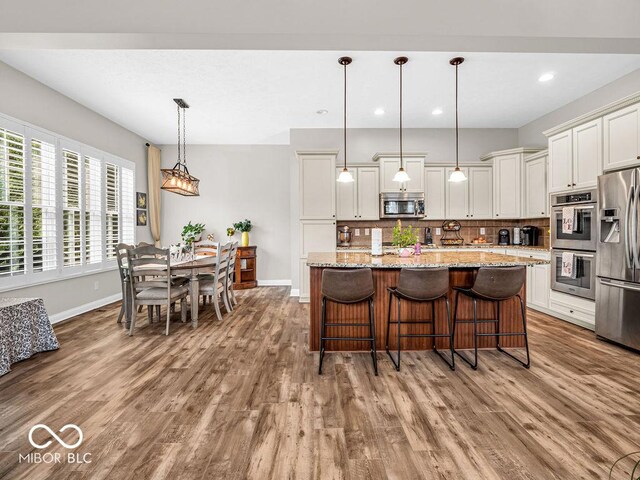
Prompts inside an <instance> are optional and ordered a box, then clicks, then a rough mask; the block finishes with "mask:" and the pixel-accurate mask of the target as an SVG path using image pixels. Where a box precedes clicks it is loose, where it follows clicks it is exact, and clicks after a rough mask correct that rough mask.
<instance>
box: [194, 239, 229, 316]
mask: <svg viewBox="0 0 640 480" xmlns="http://www.w3.org/2000/svg"><path fill="white" fill-rule="evenodd" d="M231 248H232V243H231V242H229V243H227V244H225V245H222V246H220V247H219V248H218V249H217V254H216V257H217V262H216V264H215V266H214V267H213V275H203V276H202V277H200V278H199V284H200V292H199V293H200V296H202V297H204V298H206V297H208V298H209V299H210V300H211V303H213V307H214V309H215V311H216V317H217V318H218V320H220V321H221V320H222V312H221V311H220V301H221V300H222V302H223V303H224V307H225V310H226V311H227V313H230V312H231V306H230V305H229V301H228V299H227V296H226V294H225V288H226V278H227V275H228V267H229V255H230V253H231Z"/></svg>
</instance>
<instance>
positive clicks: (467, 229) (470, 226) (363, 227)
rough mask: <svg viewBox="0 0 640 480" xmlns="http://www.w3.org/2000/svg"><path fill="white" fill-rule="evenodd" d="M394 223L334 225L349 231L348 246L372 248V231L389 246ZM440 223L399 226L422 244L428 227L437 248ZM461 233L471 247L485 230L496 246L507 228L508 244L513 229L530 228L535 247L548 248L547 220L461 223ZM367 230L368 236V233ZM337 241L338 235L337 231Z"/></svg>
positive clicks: (427, 221) (420, 222) (405, 221)
mask: <svg viewBox="0 0 640 480" xmlns="http://www.w3.org/2000/svg"><path fill="white" fill-rule="evenodd" d="M396 222H397V220H377V221H376V220H372V221H355V220H354V221H338V222H336V224H337V228H340V227H342V226H344V225H348V226H349V228H351V245H353V246H370V245H371V229H372V228H377V227H379V228H382V241H383V242H384V243H389V244H390V243H391V241H392V240H393V227H394V226H395V225H396ZM443 223H444V222H443V221H442V220H410V219H405V220H402V226H403V227H406V226H409V225H411V226H413V227H414V228H417V229H418V231H419V235H420V237H419V240H420V242H422V243H424V237H425V229H426V227H431V235H432V236H433V242H434V243H435V244H436V245H440V238H441V237H442V233H443V232H441V234H440V235H436V228H442V224H443ZM460 225H461V226H462V229H461V230H460V236H461V237H462V238H463V239H464V242H465V243H471V241H472V240H473V239H475V238H478V237H480V236H481V235H480V229H481V228H484V229H485V234H484V235H482V236H484V238H485V239H486V240H487V243H494V244H497V243H498V230H500V229H502V228H506V229H508V230H509V235H510V238H511V241H513V227H520V228H522V227H523V226H525V225H533V226H535V227H538V228H539V229H540V234H539V238H538V245H540V246H544V247H547V248H549V228H550V225H549V219H548V218H536V219H518V220H460ZM356 229H359V230H360V235H359V236H356ZM367 229H368V233H369V234H368V235H366V234H365V233H367ZM336 238H337V231H336Z"/></svg>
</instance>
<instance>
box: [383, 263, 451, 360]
mask: <svg viewBox="0 0 640 480" xmlns="http://www.w3.org/2000/svg"><path fill="white" fill-rule="evenodd" d="M387 290H389V312H388V314H387V337H386V342H385V349H386V350H387V354H388V355H389V358H390V359H391V362H392V363H393V365H394V366H395V367H396V370H397V371H400V339H401V338H416V337H418V338H433V339H435V338H444V337H447V338H449V349H450V350H451V361H449V360H448V359H447V358H446V357H445V356H444V355H442V352H440V351H439V350H438V349H437V347H436V342H435V340H434V342H433V350H434V351H435V352H436V353H437V354H438V355H439V356H440V358H442V359H443V360H444V361H445V363H446V364H447V365H449V368H451V370H455V369H456V366H455V359H454V355H453V351H454V350H453V335H452V333H453V329H452V327H451V311H450V308H449V299H448V298H447V294H448V293H449V269H448V268H416V269H409V268H403V269H402V270H400V278H399V279H398V286H397V287H396V288H391V287H389V288H388V289H387ZM394 297H395V299H396V304H397V306H398V311H397V314H396V322H394V323H395V324H396V325H397V329H398V353H397V355H398V357H397V358H398V360H397V362H396V360H394V358H393V355H392V354H391V352H390V351H389V330H390V328H391V304H392V302H393V298H394ZM401 300H406V301H409V302H421V303H422V302H431V320H415V321H403V320H402V319H401V317H400V301H401ZM437 300H444V302H445V304H446V306H447V327H448V333H446V334H444V333H436V301H437ZM420 324H431V325H432V328H431V333H420V334H408V333H405V334H403V333H401V328H402V325H420Z"/></svg>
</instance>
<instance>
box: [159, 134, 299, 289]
mask: <svg viewBox="0 0 640 480" xmlns="http://www.w3.org/2000/svg"><path fill="white" fill-rule="evenodd" d="M160 148H162V165H163V168H164V167H169V168H170V167H172V166H173V165H174V163H175V161H176V154H177V151H176V147H175V146H173V145H165V146H162V147H160ZM289 152H290V150H289V147H288V146H286V145H228V146H225V145H187V166H188V167H189V171H190V172H191V173H192V174H193V175H195V176H196V177H198V178H199V179H200V196H199V197H182V196H180V195H176V194H174V193H169V192H164V191H163V192H162V233H161V238H162V243H163V245H169V244H170V243H177V242H179V241H180V232H181V231H182V227H183V226H184V225H185V224H186V223H187V222H189V221H192V222H193V223H197V222H200V223H204V224H205V228H206V232H205V235H206V234H208V233H213V234H214V235H215V238H216V239H217V240H219V241H225V240H226V232H225V231H226V228H227V227H230V226H231V225H232V224H233V223H234V222H237V221H240V220H244V219H245V218H248V219H249V220H251V222H252V224H253V230H252V231H251V232H250V234H249V238H250V242H251V245H257V247H258V250H257V254H258V265H257V270H258V272H257V277H258V281H259V282H262V283H263V284H265V283H268V282H269V281H274V280H278V281H283V280H284V281H287V282H288V281H289V280H290V279H291V262H290V250H291V246H290V241H289V238H290V236H289V235H290V233H289V232H290V225H289V211H290V205H289V202H290V183H289ZM235 238H236V239H237V240H240V234H239V233H238V234H236V237H235Z"/></svg>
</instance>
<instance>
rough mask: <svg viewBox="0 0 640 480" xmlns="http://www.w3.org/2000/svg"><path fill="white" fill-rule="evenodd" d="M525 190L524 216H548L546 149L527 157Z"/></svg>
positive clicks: (525, 163)
mask: <svg viewBox="0 0 640 480" xmlns="http://www.w3.org/2000/svg"><path fill="white" fill-rule="evenodd" d="M524 192H525V193H524V217H526V218H537V217H548V216H549V207H548V205H549V200H548V197H549V195H548V193H547V154H546V151H545V152H541V153H538V154H534V155H531V157H527V158H525V162H524Z"/></svg>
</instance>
